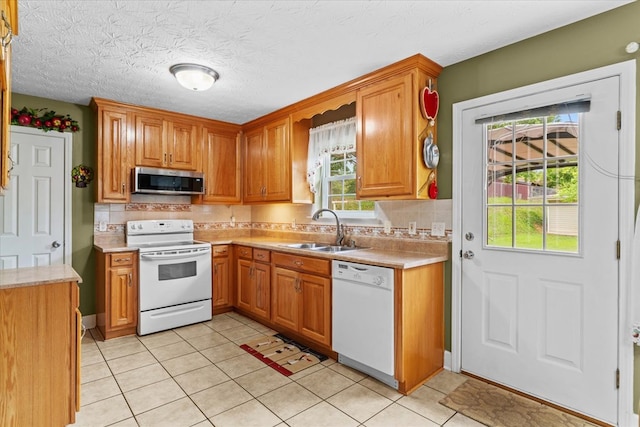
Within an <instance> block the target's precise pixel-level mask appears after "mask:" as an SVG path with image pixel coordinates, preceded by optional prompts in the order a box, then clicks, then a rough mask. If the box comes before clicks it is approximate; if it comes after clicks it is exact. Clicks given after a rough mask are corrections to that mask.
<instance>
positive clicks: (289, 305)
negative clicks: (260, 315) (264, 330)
mask: <svg viewBox="0 0 640 427" xmlns="http://www.w3.org/2000/svg"><path fill="white" fill-rule="evenodd" d="M298 276H299V275H298V273H296V272H295V271H291V270H285V269H284V268H279V267H276V269H275V271H274V273H273V287H272V290H271V291H272V294H273V295H272V297H271V298H272V304H271V308H272V310H273V311H272V313H271V320H272V321H273V322H274V323H276V324H278V325H282V326H284V327H286V328H289V329H292V330H294V331H297V330H298V323H299V318H298V316H299V306H300V304H299V301H298V300H299V296H298V295H299V292H300V291H299V289H300V279H299V277H298Z"/></svg>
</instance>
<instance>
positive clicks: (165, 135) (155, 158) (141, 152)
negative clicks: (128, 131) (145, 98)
mask: <svg viewBox="0 0 640 427" xmlns="http://www.w3.org/2000/svg"><path fill="white" fill-rule="evenodd" d="M135 147H136V161H135V164H136V166H150V167H155V168H170V169H182V170H199V169H200V167H199V164H198V152H197V149H198V126H197V125H196V124H194V123H189V122H188V121H180V120H177V119H174V118H173V117H171V116H163V115H162V114H158V113H155V114H152V113H149V114H144V113H138V114H136V118H135Z"/></svg>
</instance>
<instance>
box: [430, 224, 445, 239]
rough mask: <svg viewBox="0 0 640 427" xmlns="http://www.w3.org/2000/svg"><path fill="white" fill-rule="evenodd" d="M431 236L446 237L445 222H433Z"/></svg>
mask: <svg viewBox="0 0 640 427" xmlns="http://www.w3.org/2000/svg"><path fill="white" fill-rule="evenodd" d="M431 235H432V236H435V237H444V222H432V223H431Z"/></svg>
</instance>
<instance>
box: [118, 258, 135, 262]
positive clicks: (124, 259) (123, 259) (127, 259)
mask: <svg viewBox="0 0 640 427" xmlns="http://www.w3.org/2000/svg"><path fill="white" fill-rule="evenodd" d="M129 261H131V258H116V259H115V262H129Z"/></svg>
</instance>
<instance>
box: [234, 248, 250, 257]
mask: <svg viewBox="0 0 640 427" xmlns="http://www.w3.org/2000/svg"><path fill="white" fill-rule="evenodd" d="M236 253H237V254H238V258H247V259H252V258H253V248H250V247H249V246H238V247H237V248H236Z"/></svg>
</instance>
